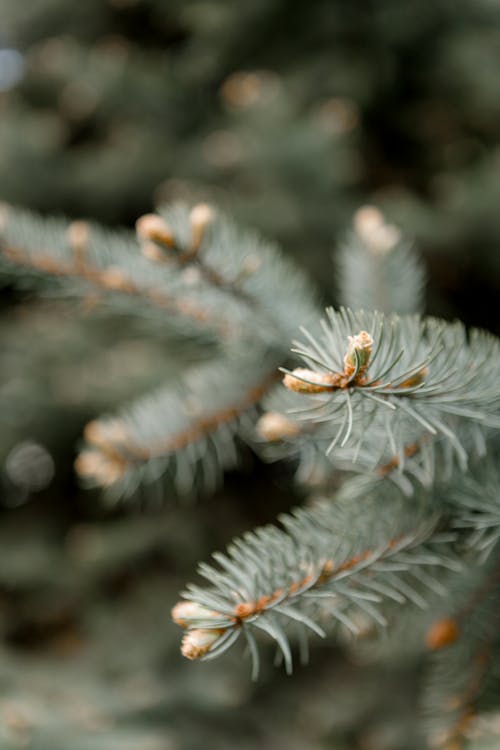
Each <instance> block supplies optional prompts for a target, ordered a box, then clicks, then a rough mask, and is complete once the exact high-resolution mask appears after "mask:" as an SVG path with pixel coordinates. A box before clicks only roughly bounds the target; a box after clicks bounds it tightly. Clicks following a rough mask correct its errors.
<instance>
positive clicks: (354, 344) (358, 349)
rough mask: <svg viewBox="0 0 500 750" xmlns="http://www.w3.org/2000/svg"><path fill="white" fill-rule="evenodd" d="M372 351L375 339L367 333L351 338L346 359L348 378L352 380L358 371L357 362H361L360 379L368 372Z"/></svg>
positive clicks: (345, 372)
mask: <svg viewBox="0 0 500 750" xmlns="http://www.w3.org/2000/svg"><path fill="white" fill-rule="evenodd" d="M372 350H373V339H372V337H371V336H370V334H369V333H367V332H366V331H360V332H359V333H358V334H357V335H356V336H349V346H348V347H347V352H346V355H345V357H344V365H345V370H344V374H345V376H346V377H347V378H350V377H351V376H352V375H353V374H354V372H355V371H356V365H357V361H358V362H359V371H358V377H360V376H361V375H363V374H364V373H365V372H366V369H367V367H368V363H369V361H370V357H371V353H372ZM356 355H357V361H356Z"/></svg>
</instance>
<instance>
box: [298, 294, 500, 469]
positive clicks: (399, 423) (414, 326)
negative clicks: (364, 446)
mask: <svg viewBox="0 0 500 750" xmlns="http://www.w3.org/2000/svg"><path fill="white" fill-rule="evenodd" d="M327 316H328V317H327V321H322V324H321V326H322V328H321V332H320V333H319V334H318V335H316V336H315V335H312V334H311V333H309V331H308V330H307V329H303V334H304V336H305V338H306V341H305V342H301V343H297V344H296V346H295V348H294V350H293V351H294V352H296V353H298V354H300V356H301V357H302V358H303V359H304V361H305V363H306V365H307V366H308V367H309V368H311V369H310V370H304V369H302V368H298V369H296V370H294V371H291V372H290V371H285V372H286V375H285V378H284V384H285V385H286V386H287V387H288V388H290V389H292V390H295V391H297V392H299V393H304V394H305V397H306V398H307V399H308V403H309V404H310V405H311V408H310V411H309V412H308V411H307V409H305V410H304V413H303V414H302V415H301V418H302V419H311V420H313V421H330V425H331V433H330V435H331V442H330V445H329V447H328V451H333V450H334V449H336V448H337V446H338V445H339V446H340V447H341V448H343V447H345V446H349V445H350V446H353V445H354V444H356V442H358V443H359V441H360V440H361V441H362V440H364V436H365V426H366V424H367V423H369V424H370V430H371V433H372V434H371V438H372V442H374V443H378V444H382V445H386V444H387V443H391V444H392V445H393V446H395V450H394V451H393V452H394V454H396V455H403V454H404V449H405V445H407V444H411V443H413V442H415V430H417V433H416V436H417V437H418V440H419V441H420V440H421V439H422V438H423V437H424V436H425V437H426V438H429V439H430V438H432V437H435V436H438V435H439V436H440V437H442V438H444V439H446V440H447V441H448V442H449V444H450V445H451V447H452V449H453V451H454V453H455V455H456V458H457V460H458V463H459V465H460V466H461V467H462V468H463V467H465V466H466V464H467V452H466V450H465V448H464V446H463V445H462V443H461V442H460V440H459V439H458V438H457V434H456V427H457V425H459V424H460V423H462V422H464V421H467V420H471V422H476V423H478V424H480V425H481V426H482V427H483V428H484V427H488V426H491V427H495V428H498V427H499V426H500V411H499V406H500V400H499V398H500V388H499V385H498V382H499V376H500V345H499V342H498V341H497V340H496V339H495V338H494V337H493V336H491V335H490V334H488V333H486V332H484V331H476V330H475V331H472V332H471V333H470V334H469V336H468V337H467V336H466V333H465V329H464V328H463V326H461V325H460V324H458V323H455V324H448V323H445V322H444V321H439V320H437V319H433V318H428V319H424V320H421V319H420V318H418V317H403V318H400V317H397V316H389V317H385V316H383V315H380V314H378V313H365V312H358V313H353V312H351V311H350V310H344V309H342V310H340V311H339V312H334V311H333V310H332V309H328V310H327ZM360 329H361V332H362V333H363V335H364V333H365V332H371V333H370V338H371V339H372V340H373V341H374V345H373V353H372V351H371V349H370V350H369V351H368V350H367V355H366V362H364V363H363V364H362V363H361V355H360V353H359V351H358V349H357V348H355V349H354V356H355V358H356V361H357V366H356V368H355V371H354V372H353V373H351V372H350V370H349V369H348V367H347V364H346V358H347V357H348V356H349V349H347V353H346V342H347V341H348V340H349V339H352V337H353V332H356V331H359V330H360ZM362 333H360V334H358V335H359V336H361V335H362ZM367 335H368V334H367ZM363 356H364V355H363ZM311 394H312V395H311ZM389 409H390V410H391V412H393V415H392V417H391V418H390V419H389V418H384V417H383V414H384V412H385V413H386V414H387V410H389ZM409 430H410V431H411V432H413V435H414V437H413V439H412V440H409V435H408V432H409Z"/></svg>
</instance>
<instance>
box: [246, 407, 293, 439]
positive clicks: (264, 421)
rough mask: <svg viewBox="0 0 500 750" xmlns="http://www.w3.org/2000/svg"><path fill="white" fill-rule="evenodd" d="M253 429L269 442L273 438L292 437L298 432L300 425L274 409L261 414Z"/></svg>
mask: <svg viewBox="0 0 500 750" xmlns="http://www.w3.org/2000/svg"><path fill="white" fill-rule="evenodd" d="M255 429H256V430H257V432H258V434H259V435H260V436H261V437H262V438H264V440H267V441H268V442H270V443H272V442H274V441H275V440H285V439H286V438H293V437H296V436H297V435H298V434H299V433H300V427H299V426H298V425H297V424H296V423H295V422H292V420H291V419H288V417H285V415H284V414H279V413H278V412H276V411H268V412H267V413H266V414H263V415H262V416H261V418H260V419H259V421H258V422H257V424H256V425H255Z"/></svg>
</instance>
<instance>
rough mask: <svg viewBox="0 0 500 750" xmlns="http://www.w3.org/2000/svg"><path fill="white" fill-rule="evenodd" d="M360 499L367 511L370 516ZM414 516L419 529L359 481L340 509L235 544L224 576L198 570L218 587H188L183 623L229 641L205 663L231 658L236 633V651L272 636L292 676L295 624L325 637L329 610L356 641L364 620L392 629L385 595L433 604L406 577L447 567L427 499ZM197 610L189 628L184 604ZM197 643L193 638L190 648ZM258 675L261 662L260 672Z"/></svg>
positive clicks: (313, 512) (399, 505) (223, 561)
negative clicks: (432, 547)
mask: <svg viewBox="0 0 500 750" xmlns="http://www.w3.org/2000/svg"><path fill="white" fill-rule="evenodd" d="M353 494H354V497H355V498H356V500H357V501H358V503H359V502H361V501H362V503H363V514H362V515H361V516H360V515H359V510H358V504H357V502H355V501H354V498H353ZM414 510H415V517H413V518H412V519H411V521H412V522H411V525H410V524H409V519H408V513H407V511H406V510H405V508H404V502H403V501H402V497H401V493H400V492H399V491H398V490H397V489H396V488H395V487H391V485H388V484H386V483H383V482H373V480H371V481H367V480H364V481H362V482H355V483H350V484H349V485H347V486H346V487H345V488H344V489H343V491H342V494H341V496H340V497H339V498H337V499H336V502H335V503H333V504H332V503H330V502H327V503H325V502H323V503H319V504H317V505H316V506H314V507H312V508H310V509H307V510H298V511H296V512H295V513H294V514H293V515H289V516H283V517H282V518H281V519H280V520H281V523H282V525H283V527H284V529H283V530H280V529H278V528H276V527H272V526H271V527H264V528H262V529H258V530H256V531H255V532H252V533H249V534H246V535H245V536H244V537H243V538H242V539H237V540H235V541H234V542H233V543H232V544H231V546H230V547H229V548H228V552H227V554H226V555H222V554H218V553H216V554H215V555H214V558H215V560H216V561H217V563H218V565H219V567H218V568H215V567H213V566H208V565H205V564H202V565H201V566H200V568H199V572H200V574H201V575H202V576H203V577H205V578H207V579H208V580H209V581H210V583H211V586H210V588H208V589H204V588H201V587H200V586H197V585H191V586H189V587H188V589H187V591H186V592H185V594H184V597H185V598H186V599H187V600H188V602H187V604H186V605H179V608H177V609H176V610H175V611H174V618H175V619H176V620H177V621H180V624H182V625H183V626H187V627H188V628H189V629H194V630H195V631H196V632H197V633H198V631H200V630H202V631H203V630H206V629H208V630H212V629H214V628H215V629H217V630H218V631H220V632H218V637H220V638H221V639H222V638H224V641H222V640H221V642H220V645H219V641H218V637H217V638H216V639H214V641H213V643H212V644H211V645H210V646H209V647H208V648H207V650H206V651H205V652H204V653H199V654H198V656H199V657H203V658H213V657H214V655H215V654H218V653H219V648H220V651H221V652H222V651H224V650H225V649H226V644H227V643H228V642H229V640H226V638H227V639H229V636H228V634H229V633H234V634H235V635H234V636H232V637H231V644H232V643H233V642H234V640H236V638H237V637H238V636H237V634H239V633H245V636H246V638H247V639H248V640H249V641H250V642H253V640H254V632H255V629H256V628H257V630H258V629H261V630H265V631H266V632H267V633H268V634H269V635H270V636H271V637H272V638H274V639H275V640H276V642H277V644H278V647H279V648H280V650H281V652H282V654H283V657H284V659H285V665H286V668H287V671H290V669H291V665H292V657H291V650H290V644H289V639H288V636H287V633H286V628H287V627H289V626H290V625H291V624H292V623H293V624H295V626H296V627H301V628H302V630H304V629H305V630H307V629H308V630H312V631H314V632H316V633H317V634H320V635H321V634H324V629H323V627H322V626H323V622H321V623H320V622H318V619H317V617H316V619H315V617H314V615H315V613H316V615H318V613H321V612H322V613H323V616H324V613H325V609H324V605H325V603H326V602H328V603H329V605H330V606H329V616H330V618H331V622H330V626H331V625H332V624H334V623H337V624H339V623H341V624H342V625H344V626H346V627H348V628H349V629H351V630H352V631H353V632H354V633H356V632H357V630H358V628H357V625H356V622H355V617H356V612H359V611H362V612H363V613H364V614H365V615H367V616H368V617H369V619H370V620H372V621H374V622H378V623H379V624H383V623H384V618H383V616H382V615H381V613H380V611H379V605H380V603H381V602H382V600H383V598H384V597H385V596H389V597H391V596H392V597H394V598H396V599H399V600H401V597H402V598H403V600H409V601H412V602H414V603H415V604H418V605H420V606H424V605H425V600H424V599H422V596H421V595H420V593H419V592H418V588H417V589H416V588H415V584H414V582H413V583H412V582H411V581H410V579H409V578H408V577H407V575H406V574H407V573H408V571H411V568H412V567H413V566H421V565H424V566H425V565H436V564H437V565H439V564H448V561H447V560H446V558H445V557H444V556H443V555H441V554H440V553H436V552H430V551H429V550H428V549H427V550H426V549H425V548H423V547H422V543H423V542H424V541H425V540H426V539H428V538H429V537H430V535H431V533H432V530H433V528H434V526H435V521H436V519H435V517H432V516H429V513H428V510H427V506H426V504H425V502H424V501H423V498H422V497H420V500H419V499H418V498H416V499H415V506H414ZM420 583H421V581H420ZM188 605H189V606H191V607H192V608H193V609H191V610H190V611H191V615H190V616H189V617H188V619H187V620H183V618H182V617H180V613H182V612H183V609H182V606H188ZM197 608H198V609H197ZM196 637H198V636H196ZM190 642H191V636H190V633H189V630H188V633H187V635H186V637H185V640H184V644H185V645H186V644H190ZM254 646H255V644H254ZM185 650H186V649H184V651H185ZM252 651H255V649H252ZM187 655H188V656H189V654H187ZM256 669H257V665H256V663H254V673H255V671H256Z"/></svg>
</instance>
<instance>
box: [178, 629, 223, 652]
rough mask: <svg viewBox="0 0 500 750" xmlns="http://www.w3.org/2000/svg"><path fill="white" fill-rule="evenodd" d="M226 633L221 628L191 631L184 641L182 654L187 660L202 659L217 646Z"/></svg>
mask: <svg viewBox="0 0 500 750" xmlns="http://www.w3.org/2000/svg"><path fill="white" fill-rule="evenodd" d="M224 632H225V631H224V630H223V629H221V628H216V629H208V628H197V629H196V630H189V631H188V632H187V633H186V635H185V636H184V638H183V639H182V645H181V653H182V655H183V656H185V657H186V659H200V658H201V657H202V656H205V654H207V653H208V652H209V651H210V649H211V648H212V646H215V644H216V643H217V641H218V640H219V638H220V637H221V635H222V634H223V633H224Z"/></svg>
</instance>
